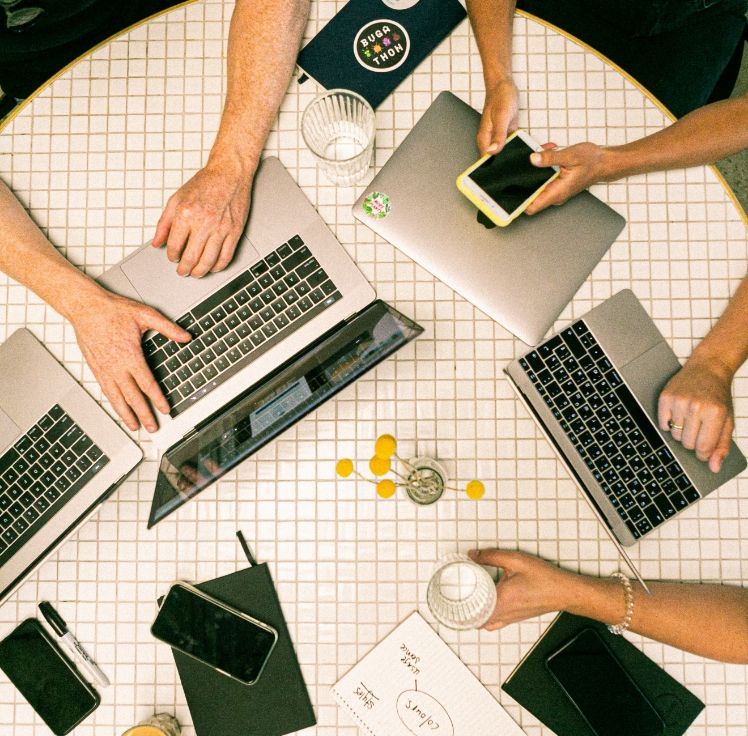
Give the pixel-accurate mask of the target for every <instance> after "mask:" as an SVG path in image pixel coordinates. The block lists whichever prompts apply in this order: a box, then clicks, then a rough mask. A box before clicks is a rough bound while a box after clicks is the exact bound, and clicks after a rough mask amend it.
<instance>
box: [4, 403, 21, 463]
mask: <svg viewBox="0 0 748 736" xmlns="http://www.w3.org/2000/svg"><path fill="white" fill-rule="evenodd" d="M19 434H21V430H20V428H19V427H18V425H17V424H16V423H15V422H14V421H13V420H12V419H11V418H10V417H9V416H8V415H7V414H6V413H5V412H4V411H3V410H2V409H0V452H2V451H3V450H4V449H5V448H6V447H7V446H8V445H9V444H10V443H11V442H13V440H14V439H15V438H16V437H18V435H19Z"/></svg>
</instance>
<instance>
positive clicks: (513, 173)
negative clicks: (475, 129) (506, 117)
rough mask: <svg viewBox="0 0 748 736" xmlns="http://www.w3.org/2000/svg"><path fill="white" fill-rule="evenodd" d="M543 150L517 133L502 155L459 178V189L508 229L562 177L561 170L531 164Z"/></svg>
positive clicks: (485, 160)
mask: <svg viewBox="0 0 748 736" xmlns="http://www.w3.org/2000/svg"><path fill="white" fill-rule="evenodd" d="M541 150H542V146H541V145H540V144H539V143H538V142H537V141H535V140H533V138H532V137H530V135H529V134H528V133H527V132H525V131H524V130H515V131H514V133H512V134H511V135H510V136H509V137H508V138H507V141H506V144H505V145H504V148H503V149H502V150H501V151H499V153H497V154H496V155H491V154H488V155H486V156H483V158H481V159H479V160H478V161H476V162H475V163H474V164H473V165H472V166H470V167H468V168H467V169H465V171H463V172H462V173H461V174H460V175H459V176H458V177H457V188H458V189H459V190H460V191H461V192H462V193H463V194H464V195H465V196H466V197H467V198H468V199H469V200H470V201H471V202H472V203H473V204H474V205H475V206H476V207H477V208H478V209H479V210H480V211H481V212H483V213H484V214H485V215H486V217H488V218H489V219H490V220H491V221H492V222H494V223H495V224H497V225H499V226H500V227H506V226H507V225H508V224H509V223H510V222H511V221H512V220H514V219H515V218H517V217H518V216H519V215H521V214H522V213H523V212H524V211H525V210H526V209H527V207H528V206H529V205H530V203H531V202H532V201H533V200H534V199H535V198H536V197H537V196H538V195H539V194H540V193H541V192H542V191H543V189H544V188H545V187H546V186H547V185H548V184H549V183H550V182H552V181H553V180H554V179H555V178H556V177H557V176H558V173H559V170H558V167H557V166H549V167H543V168H538V167H536V166H533V165H532V163H530V154H531V153H533V152H534V151H541Z"/></svg>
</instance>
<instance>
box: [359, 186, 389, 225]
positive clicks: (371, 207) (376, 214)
mask: <svg viewBox="0 0 748 736" xmlns="http://www.w3.org/2000/svg"><path fill="white" fill-rule="evenodd" d="M362 206H363V208H364V212H366V214H367V215H369V217H373V218H374V219H375V220H381V219H382V218H383V217H387V215H389V214H390V210H391V209H392V203H391V202H390V198H389V197H388V196H387V195H386V194H382V192H372V193H371V194H370V195H369V196H368V197H367V198H366V199H365V200H364V203H363V205H362Z"/></svg>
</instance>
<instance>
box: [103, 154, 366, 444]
mask: <svg viewBox="0 0 748 736" xmlns="http://www.w3.org/2000/svg"><path fill="white" fill-rule="evenodd" d="M297 233H298V234H299V235H301V237H302V238H303V240H304V241H305V242H306V243H307V245H308V246H309V247H310V250H311V251H312V254H313V255H314V256H315V257H316V258H317V260H318V261H319V263H320V265H321V266H322V267H323V268H324V269H325V271H326V272H327V274H328V275H329V276H330V278H332V280H333V281H334V282H335V284H336V286H337V287H338V289H339V291H340V292H341V294H342V296H343V298H342V299H340V300H339V301H337V302H335V303H334V304H333V305H331V306H330V307H328V308H327V309H325V311H324V312H322V313H321V314H319V315H317V316H316V317H315V318H314V319H312V320H310V321H309V322H307V323H306V324H304V325H302V326H301V327H299V328H298V329H297V330H295V331H294V332H293V333H292V334H290V335H289V336H288V337H287V338H286V339H284V340H281V341H280V342H279V343H278V344H277V345H275V346H273V347H272V348H271V349H270V350H268V351H267V352H266V353H264V354H263V355H261V356H259V357H258V358H257V359H255V360H254V361H252V362H251V363H249V365H247V366H245V367H244V368H243V369H241V370H240V371H238V372H237V373H236V375H234V376H233V377H231V378H229V379H228V380H226V381H225V382H224V383H222V384H220V385H219V386H218V387H217V388H215V389H214V390H213V391H211V392H210V393H209V394H207V395H206V396H204V397H203V398H202V399H200V401H197V402H196V403H195V404H194V406H192V407H190V408H188V409H186V410H185V411H184V412H182V413H180V414H178V415H177V416H176V417H169V416H163V415H159V416H158V420H159V430H158V431H157V432H155V433H154V434H153V435H151V438H152V440H153V442H154V444H155V446H156V447H157V448H158V449H159V450H165V449H167V448H168V447H170V446H171V445H173V444H174V443H176V442H178V441H179V440H180V439H182V438H183V437H184V436H186V435H187V434H189V432H190V431H192V429H193V428H194V427H195V426H197V425H198V424H199V423H200V422H202V421H203V420H204V419H205V418H206V417H208V416H210V415H211V414H214V413H215V412H216V410H217V409H219V408H220V407H221V406H223V405H225V404H226V403H228V402H229V401H231V400H232V399H233V398H235V397H236V396H237V395H238V394H239V393H241V392H242V391H243V390H244V389H245V388H247V387H248V386H250V385H253V384H254V383H256V382H257V381H259V380H261V379H262V378H263V377H264V376H266V375H267V374H268V373H270V372H271V371H272V370H273V369H275V368H276V367H278V366H279V365H281V364H282V363H284V362H285V361H286V360H288V359H289V358H291V357H292V356H293V355H295V354H296V353H298V352H299V351H300V350H303V348H304V347H305V346H306V345H308V344H310V343H312V342H313V341H314V340H315V339H316V338H318V337H319V336H320V335H322V334H324V333H325V332H327V331H328V330H329V329H331V328H332V327H334V326H335V325H337V324H339V323H341V322H343V321H344V320H346V319H347V318H349V317H350V316H352V315H353V314H355V313H357V312H359V311H360V310H361V309H363V308H364V307H365V306H367V305H368V304H370V303H371V302H372V301H373V300H374V298H375V292H374V289H373V288H372V287H371V285H370V284H369V282H368V281H367V280H366V279H365V278H364V276H363V274H362V273H361V272H360V271H359V270H358V268H357V266H356V264H355V263H354V262H353V260H352V259H351V257H350V256H349V255H348V253H347V252H346V251H345V249H344V248H343V246H342V245H341V244H340V243H339V242H338V240H337V238H336V237H335V236H334V235H333V233H332V232H331V231H330V229H329V228H328V227H327V225H326V224H325V223H324V221H323V220H322V218H321V217H320V215H319V213H318V212H317V211H316V210H315V209H314V207H313V206H312V204H311V203H310V202H309V200H308V199H307V197H306V195H305V194H304V193H303V192H302V191H301V189H299V187H298V185H297V184H296V182H294V180H293V178H292V177H291V175H290V174H289V173H288V171H287V170H286V169H285V167H284V166H283V164H282V163H281V162H280V161H279V160H278V159H277V158H274V157H269V158H265V159H263V161H262V164H261V165H260V167H259V169H258V171H257V174H256V175H255V180H254V186H253V190H252V204H251V211H250V215H249V220H248V223H247V229H246V230H245V233H244V235H243V236H242V238H241V240H240V243H239V246H238V248H237V252H236V255H235V257H234V260H233V261H232V263H231V265H230V266H229V267H228V268H227V269H226V270H225V271H222V272H220V273H216V274H210V275H208V276H206V277H204V278H202V279H193V278H182V277H180V276H178V275H177V274H176V264H174V263H171V262H170V261H169V260H168V259H167V257H166V252H165V249H160V250H159V249H155V248H153V247H152V246H151V245H145V246H143V247H142V248H140V249H139V250H138V251H136V252H135V253H133V254H132V255H131V256H129V257H128V258H126V259H124V260H123V261H121V262H120V263H118V264H117V265H116V266H114V267H113V268H112V269H110V270H109V271H107V272H106V273H104V274H103V275H102V276H101V278H100V279H99V281H100V282H101V283H102V284H103V285H104V286H107V287H108V288H110V289H112V290H113V291H115V292H117V293H119V294H122V295H124V296H129V297H131V298H133V299H137V300H138V301H143V302H145V303H146V304H150V305H151V306H153V307H156V308H157V309H159V310H160V311H162V312H163V313H164V314H165V315H166V316H168V317H170V318H171V319H176V318H178V317H179V316H180V315H182V314H184V313H185V312H187V311H188V310H189V309H190V308H191V307H193V306H194V305H196V304H198V303H199V302H201V301H203V300H204V299H205V298H206V297H208V296H209V295H210V294H211V293H213V292H214V291H216V290H217V289H219V288H220V287H221V286H222V285H223V284H225V283H227V282H228V281H230V280H231V279H233V278H235V277H236V276H238V275H239V274H240V273H242V272H243V271H245V270H246V269H247V268H248V267H249V266H251V265H252V264H254V263H255V262H256V261H258V260H259V259H260V258H262V257H264V256H265V255H267V253H269V252H270V251H272V250H274V249H275V248H277V247H278V246H279V245H281V244H282V243H284V242H285V241H287V240H288V239H289V238H290V237H292V236H293V235H295V234H297Z"/></svg>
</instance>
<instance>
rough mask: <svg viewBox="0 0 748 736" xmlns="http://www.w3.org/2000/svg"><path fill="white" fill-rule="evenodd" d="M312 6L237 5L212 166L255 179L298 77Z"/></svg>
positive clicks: (275, 1) (248, 0)
mask: <svg viewBox="0 0 748 736" xmlns="http://www.w3.org/2000/svg"><path fill="white" fill-rule="evenodd" d="M308 13H309V0H237V2H236V6H235V8H234V14H233V16H232V18H231V28H230V30H229V41H228V82H227V93H226V102H225V104H224V109H223V116H222V118H221V124H220V127H219V130H218V135H217V136H216V140H215V143H214V144H213V149H212V150H211V153H210V158H209V162H208V163H209V164H212V165H215V166H221V167H232V168H236V167H239V169H240V174H241V175H242V176H244V177H246V178H248V179H251V177H252V176H253V175H254V171H255V169H256V168H257V164H258V163H259V160H260V153H261V152H262V149H263V146H264V145H265V139H266V138H267V136H268V133H269V131H270V127H271V126H272V124H273V121H274V120H275V116H276V113H277V112H278V108H279V106H280V103H281V100H282V99H283V95H284V94H285V92H286V89H287V88H288V81H289V79H290V78H291V75H292V73H293V69H294V65H295V63H296V56H297V53H298V50H299V44H300V42H301V37H302V34H303V32H304V26H305V25H306V19H307V15H308Z"/></svg>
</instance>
